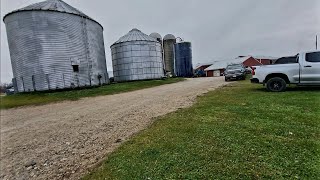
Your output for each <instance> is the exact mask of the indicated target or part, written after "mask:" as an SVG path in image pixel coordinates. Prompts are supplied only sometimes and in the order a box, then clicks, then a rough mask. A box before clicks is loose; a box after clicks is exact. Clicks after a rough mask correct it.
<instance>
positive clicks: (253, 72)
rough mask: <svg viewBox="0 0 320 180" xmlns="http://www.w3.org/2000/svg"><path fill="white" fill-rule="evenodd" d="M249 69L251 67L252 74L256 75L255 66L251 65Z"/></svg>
mask: <svg viewBox="0 0 320 180" xmlns="http://www.w3.org/2000/svg"><path fill="white" fill-rule="evenodd" d="M251 69H252V75H253V76H254V75H256V71H255V70H256V68H255V67H251Z"/></svg>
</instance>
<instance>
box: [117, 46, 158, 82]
mask: <svg viewBox="0 0 320 180" xmlns="http://www.w3.org/2000/svg"><path fill="white" fill-rule="evenodd" d="M157 50H160V51H159V52H158V51H157ZM111 52H113V56H112V63H113V71H114V80H115V81H116V82H123V81H135V80H146V79H159V78H162V77H163V75H164V74H163V63H162V53H161V44H160V43H158V42H149V41H139V42H136V41H130V42H124V43H120V44H117V45H113V46H111Z"/></svg>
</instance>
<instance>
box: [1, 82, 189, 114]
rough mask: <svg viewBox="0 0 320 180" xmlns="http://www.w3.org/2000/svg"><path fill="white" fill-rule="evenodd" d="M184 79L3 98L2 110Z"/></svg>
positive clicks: (119, 91) (120, 84) (76, 98)
mask: <svg viewBox="0 0 320 180" xmlns="http://www.w3.org/2000/svg"><path fill="white" fill-rule="evenodd" d="M183 80H184V79H183V78H171V79H165V80H150V81H135V82H127V83H117V84H111V85H106V86H102V87H97V88H91V89H82V90H72V91H62V92H35V93H26V94H24V93H23V94H16V95H12V96H5V97H1V99H0V101H1V106H0V109H8V108H14V107H19V106H27V105H43V104H47V103H52V102H59V101H65V100H79V99H80V98H84V97H93V96H102V95H111V94H117V93H123V92H129V91H134V90H139V89H144V88H150V87H154V86H159V85H163V84H170V83H176V82H180V81H183Z"/></svg>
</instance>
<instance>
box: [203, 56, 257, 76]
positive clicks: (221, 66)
mask: <svg viewBox="0 0 320 180" xmlns="http://www.w3.org/2000/svg"><path fill="white" fill-rule="evenodd" d="M240 63H242V64H243V65H244V66H245V67H251V66H261V65H263V63H261V62H260V61H258V60H257V59H255V58H253V57H252V56H245V57H244V56H241V57H238V58H235V59H228V60H221V61H216V62H214V63H213V64H212V65H211V66H209V67H208V68H206V69H205V72H206V75H207V77H216V76H223V73H224V70H225V69H226V67H227V66H228V65H229V64H240Z"/></svg>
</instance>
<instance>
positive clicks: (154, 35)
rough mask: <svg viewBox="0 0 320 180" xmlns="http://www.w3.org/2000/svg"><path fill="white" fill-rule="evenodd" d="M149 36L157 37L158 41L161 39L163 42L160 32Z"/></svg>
mask: <svg viewBox="0 0 320 180" xmlns="http://www.w3.org/2000/svg"><path fill="white" fill-rule="evenodd" d="M149 36H150V37H153V38H155V39H156V40H157V41H159V42H160V43H161V44H162V37H161V35H160V34H159V33H156V32H154V33H151V34H150V35H149Z"/></svg>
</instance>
